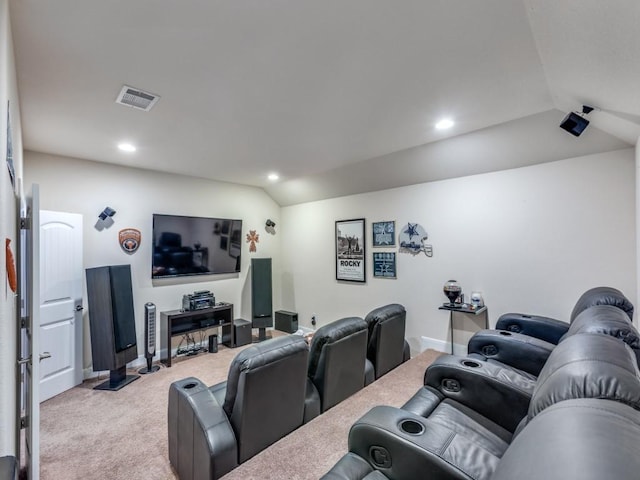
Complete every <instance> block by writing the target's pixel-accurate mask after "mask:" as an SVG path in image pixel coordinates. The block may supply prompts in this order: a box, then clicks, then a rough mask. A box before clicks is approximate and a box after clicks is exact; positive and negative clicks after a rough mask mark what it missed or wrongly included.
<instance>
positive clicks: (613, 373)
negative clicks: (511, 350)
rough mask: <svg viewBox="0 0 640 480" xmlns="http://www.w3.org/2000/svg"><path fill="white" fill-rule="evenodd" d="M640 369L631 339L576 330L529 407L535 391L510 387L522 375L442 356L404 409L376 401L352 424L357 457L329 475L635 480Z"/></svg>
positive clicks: (334, 479)
mask: <svg viewBox="0 0 640 480" xmlns="http://www.w3.org/2000/svg"><path fill="white" fill-rule="evenodd" d="M474 363H475V365H474ZM637 373H638V369H637V365H636V359H635V355H634V354H633V352H632V351H631V349H630V348H629V347H628V346H627V345H626V344H625V343H623V342H620V341H619V340H617V339H615V338H613V337H611V336H608V335H602V334H591V333H584V334H577V335H573V336H571V337H569V338H568V339H566V340H565V341H563V342H562V343H561V344H560V345H558V347H557V348H556V349H555V350H554V351H553V352H552V354H551V356H550V357H549V360H548V362H547V364H545V366H544V368H543V370H542V371H541V373H540V376H539V378H538V381H537V382H534V385H533V389H532V390H531V396H530V401H529V402H528V404H523V403H522V402H518V401H515V402H514V398H516V399H517V397H518V396H525V397H526V391H527V390H528V389H527V388H526V386H525V387H524V388H523V385H519V384H514V385H512V384H511V378H510V377H511V375H512V374H513V372H511V371H509V370H505V369H503V368H500V367H498V366H496V365H492V364H487V363H484V364H482V363H480V362H474V361H473V360H470V359H467V358H463V357H455V356H451V355H446V356H443V357H440V358H438V359H437V360H436V361H435V362H434V364H433V365H432V366H430V367H429V368H428V369H427V372H426V374H425V384H426V386H425V387H424V388H422V389H421V390H420V391H419V392H418V393H417V394H416V395H415V396H414V397H413V398H412V399H411V400H410V401H409V402H407V404H405V406H403V407H402V409H397V408H393V407H386V406H379V407H375V408H373V409H372V410H370V411H369V412H368V413H367V414H365V415H364V416H363V417H362V418H361V419H360V420H358V421H357V422H356V423H355V424H354V425H353V426H352V428H351V431H350V433H349V453H348V454H347V455H345V456H344V457H343V458H342V459H341V460H340V461H339V462H338V463H337V464H336V465H335V466H334V467H333V468H332V469H331V470H330V472H328V473H327V475H325V476H324V477H323V478H324V479H325V480H346V479H349V480H354V479H358V480H359V479H365V478H366V479H367V480H370V479H384V478H389V479H393V480H407V479H414V478H424V479H429V480H449V479H456V480H457V479H465V480H469V479H474V480H489V479H491V480H498V479H499V480H504V479H507V478H508V479H515V478H518V479H542V478H544V479H545V480H547V479H558V480H559V479H567V478H580V479H589V480H595V479H602V478H616V479H618V480H631V479H635V478H637V472H638V468H639V467H640V460H639V459H638V457H639V456H638V455H637V452H636V453H632V452H633V451H634V449H636V448H637V447H636V446H635V445H637V443H638V442H640V412H638V410H640V380H639V378H638V374H637ZM474 375H475V376H477V377H479V380H478V379H476V380H473V379H471V378H470V377H473V376H474ZM520 379H521V377H520ZM525 382H526V380H525ZM496 390H499V391H500V392H496ZM509 390H513V391H514V395H515V397H514V396H512V395H511V394H510V393H509ZM487 396H488V397H489V398H486V397H487ZM513 410H516V414H514V412H513ZM518 416H520V417H521V419H520V420H519V421H518V420H517V417H518ZM596 428H598V430H596ZM601 428H602V429H604V431H600V430H599V429H601ZM601 435H602V437H603V438H598V437H600V436H601ZM617 435H624V439H623V440H620V441H616V440H615V439H616V438H617ZM630 444H633V445H634V447H629V446H628V445H630ZM627 457H628V460H629V463H626V460H625V458H627ZM632 457H633V458H632ZM520 460H521V461H522V463H521V464H520V465H519V462H520ZM525 465H526V467H525ZM541 471H544V473H539V472H541Z"/></svg>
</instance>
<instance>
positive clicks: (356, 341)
mask: <svg viewBox="0 0 640 480" xmlns="http://www.w3.org/2000/svg"><path fill="white" fill-rule="evenodd" d="M367 335H368V333H367V324H366V322H365V321H364V320H363V319H362V318H359V317H347V318H342V319H340V320H336V321H334V322H331V323H329V324H327V325H323V326H322V327H320V328H319V329H318V330H316V332H315V333H314V335H313V339H312V340H311V345H310V346H309V368H308V376H309V385H308V388H307V398H308V399H309V398H310V397H311V398H319V401H320V412H326V411H327V410H329V409H330V408H331V407H333V406H334V405H336V404H338V403H340V402H341V401H342V400H344V399H345V398H347V397H350V396H351V395H353V394H354V393H356V392H357V391H358V390H360V389H362V388H363V387H364V386H365V384H368V383H370V382H371V381H373V375H374V374H373V367H372V365H371V363H370V362H368V361H367V358H366V356H367ZM313 403H317V401H309V400H308V401H307V412H309V410H310V409H311V408H312V406H311V405H312V404H313ZM307 416H310V414H309V413H307Z"/></svg>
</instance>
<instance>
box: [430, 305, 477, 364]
mask: <svg viewBox="0 0 640 480" xmlns="http://www.w3.org/2000/svg"><path fill="white" fill-rule="evenodd" d="M438 310H447V311H448V312H449V327H450V330H451V354H453V314H454V313H466V314H469V315H480V314H481V313H484V328H486V329H488V328H489V313H488V311H487V306H486V305H485V306H483V307H478V308H474V309H471V308H469V306H467V307H463V306H462V305H460V306H458V305H454V306H453V307H452V306H450V305H449V304H448V303H445V304H444V305H442V306H441V307H438Z"/></svg>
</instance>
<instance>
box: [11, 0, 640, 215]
mask: <svg viewBox="0 0 640 480" xmlns="http://www.w3.org/2000/svg"><path fill="white" fill-rule="evenodd" d="M10 14H11V23H12V31H13V38H14V50H15V55H16V68H17V75H18V88H19V92H20V108H21V116H22V132H23V143H24V148H25V149H26V150H33V151H39V152H46V153H52V154H56V155H63V156H69V157H76V158H81V159H86V160H93V161H100V162H107V163H114V164H120V165H127V166H132V167H139V168H144V169H153V170H159V171H164V172H171V173H179V174H184V175H191V176H197V177H203V178H210V179H215V180H220V181H226V182H234V183H240V184H246V185H254V186H259V187H262V188H265V190H267V192H269V193H270V194H271V195H272V196H273V198H274V199H275V200H276V201H277V202H279V203H280V204H281V205H292V204H296V203H300V202H305V201H311V200H318V199H323V198H331V197H335V196H342V195H348V194H353V193H361V192H367V191H373V190H380V189H385V188H392V187H397V186H402V185H408V184H412V183H419V182H424V181H430V180H438V179H444V178H451V177H455V176H461V175H470V174H475V173H481V172H488V171H495V170H500V169H505V168H515V167H519V166H524V165H530V164H535V163H540V162H548V161H553V160H557V159H561V158H568V157H572V156H579V155H586V154H589V153H596V152H602V151H609V150H615V149H620V148H627V147H629V146H631V145H635V142H636V139H637V138H638V136H639V135H640V87H639V86H640V34H638V33H637V25H640V2H638V1H637V0H609V1H607V2H602V1H601V0H580V1H578V0H565V1H557V0H483V1H482V2H479V1H477V0H429V1H426V0H397V1H388V0H268V1H265V0H210V1H195V0H182V1H180V2H176V1H173V0H136V1H135V2H131V1H130V0H127V1H125V0H109V1H104V0H100V1H99V0H83V1H81V2H78V1H77V0H56V1H55V2H43V1H41V0H10ZM123 85H129V86H131V87H135V88H139V89H141V90H145V91H148V92H151V93H154V94H157V95H159V96H160V100H159V101H158V103H157V104H156V105H155V107H154V108H153V109H152V110H151V111H149V112H143V111H140V110H136V109H132V108H128V107H124V106H122V105H118V104H116V103H115V99H116V96H117V95H118V93H119V92H120V90H121V88H122V86H123ZM582 104H589V105H593V106H596V107H598V109H597V110H596V111H594V112H593V113H591V114H590V115H589V118H590V120H591V122H592V123H591V126H590V127H589V128H588V129H587V130H586V131H585V133H584V134H583V135H582V136H581V137H579V138H576V137H573V136H571V135H569V134H567V133H566V132H564V131H562V130H561V129H559V128H558V124H559V123H560V121H561V119H562V118H563V116H564V114H565V113H566V112H567V111H569V110H576V109H580V108H581V105H582ZM443 117H450V118H452V119H454V120H455V122H456V123H455V126H454V127H453V128H452V129H450V130H448V131H437V130H435V129H434V124H435V123H436V122H437V121H438V120H440V119H441V118H443ZM122 141H129V142H131V143H133V144H135V145H136V146H137V151H136V152H135V153H123V152H121V151H119V150H118V149H117V144H118V143H119V142H122ZM270 172H277V173H278V174H279V175H280V177H281V179H280V180H279V181H278V182H277V183H271V182H269V180H267V174H268V173H270Z"/></svg>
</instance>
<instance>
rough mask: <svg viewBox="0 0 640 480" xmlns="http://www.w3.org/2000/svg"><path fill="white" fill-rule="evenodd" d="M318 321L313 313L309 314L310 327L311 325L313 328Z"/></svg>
mask: <svg viewBox="0 0 640 480" xmlns="http://www.w3.org/2000/svg"><path fill="white" fill-rule="evenodd" d="M317 320H318V317H317V315H316V314H315V313H312V314H311V325H313V326H314V327H315V326H316V321H317Z"/></svg>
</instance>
